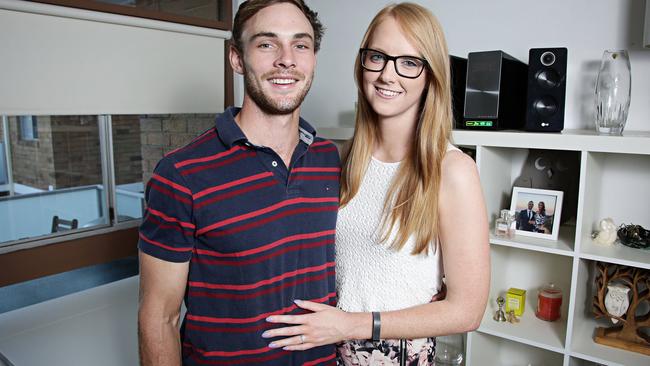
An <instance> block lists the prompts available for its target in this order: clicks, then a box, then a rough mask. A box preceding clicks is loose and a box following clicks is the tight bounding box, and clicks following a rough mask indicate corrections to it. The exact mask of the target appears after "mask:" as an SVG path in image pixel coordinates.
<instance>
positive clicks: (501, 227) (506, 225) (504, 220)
mask: <svg viewBox="0 0 650 366" xmlns="http://www.w3.org/2000/svg"><path fill="white" fill-rule="evenodd" d="M511 223H512V221H511V218H510V210H501V217H499V218H498V219H497V220H496V222H495V223H494V235H496V236H499V237H503V238H509V237H511V230H510V224H511Z"/></svg>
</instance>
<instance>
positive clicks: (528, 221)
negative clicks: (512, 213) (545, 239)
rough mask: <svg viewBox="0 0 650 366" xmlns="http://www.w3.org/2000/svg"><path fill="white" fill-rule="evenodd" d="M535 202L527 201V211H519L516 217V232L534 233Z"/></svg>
mask: <svg viewBox="0 0 650 366" xmlns="http://www.w3.org/2000/svg"><path fill="white" fill-rule="evenodd" d="M533 207H535V202H533V201H528V209H526V210H521V211H519V215H517V230H523V231H535V215H536V213H535V211H533Z"/></svg>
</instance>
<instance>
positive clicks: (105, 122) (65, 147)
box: [0, 114, 214, 247]
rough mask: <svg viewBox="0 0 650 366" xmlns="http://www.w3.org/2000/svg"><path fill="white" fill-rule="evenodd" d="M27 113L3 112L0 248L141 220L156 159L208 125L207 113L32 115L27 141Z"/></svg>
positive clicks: (210, 116)
mask: <svg viewBox="0 0 650 366" xmlns="http://www.w3.org/2000/svg"><path fill="white" fill-rule="evenodd" d="M28 117H29V118H24V116H9V117H7V118H6V120H7V122H8V123H7V126H8V131H7V136H6V138H5V140H6V141H8V142H9V146H10V148H9V149H8V150H9V151H10V154H9V156H8V159H7V161H8V162H9V161H10V164H5V165H4V166H3V165H2V158H3V154H0V191H3V189H2V188H3V187H4V192H5V193H4V194H0V247H2V246H3V245H14V244H20V243H21V242H23V241H34V240H40V239H43V238H47V237H50V236H53V235H54V236H60V235H65V234H69V233H72V232H78V231H80V230H86V231H90V230H93V229H98V228H106V227H109V226H111V225H117V224H119V223H123V222H127V221H133V220H139V219H141V218H142V216H143V211H144V206H145V202H144V187H145V186H146V183H147V181H148V180H149V178H150V177H151V174H152V172H153V169H154V168H155V166H156V164H157V163H158V161H159V160H160V159H161V158H162V157H163V155H164V154H165V153H167V152H169V151H171V150H174V149H176V148H178V147H181V146H183V145H185V144H187V143H188V142H189V141H191V140H192V139H193V138H195V137H197V136H199V135H200V134H201V133H202V132H204V131H205V130H207V129H208V128H210V127H212V126H214V114H173V115H169V114H165V115H115V116H38V123H39V129H40V132H41V136H40V137H41V138H40V139H39V143H38V144H33V143H30V142H29V141H25V140H24V139H23V138H22V133H23V131H24V129H23V123H26V122H24V121H36V118H35V117H31V116H28ZM108 131H110V133H111V134H110V139H109V138H108V134H107V133H106V132H108ZM2 132H3V131H2V130H0V137H1V136H3V133H2ZM3 151H4V150H3ZM108 167H110V168H111V169H108ZM3 168H4V172H5V173H8V174H5V176H10V177H11V181H8V180H5V181H6V183H4V184H3V183H2V181H3V180H2V178H3ZM9 170H10V171H9ZM111 171H112V172H113V174H112V175H111V174H110V173H109V172H111ZM136 222H137V221H136Z"/></svg>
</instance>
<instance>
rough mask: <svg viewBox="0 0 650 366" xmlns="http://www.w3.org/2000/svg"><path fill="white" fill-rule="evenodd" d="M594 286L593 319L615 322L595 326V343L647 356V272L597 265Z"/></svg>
mask: <svg viewBox="0 0 650 366" xmlns="http://www.w3.org/2000/svg"><path fill="white" fill-rule="evenodd" d="M595 285H596V290H597V293H596V296H594V298H593V302H592V309H593V313H594V316H595V317H596V319H599V318H606V319H607V318H608V319H612V321H613V322H614V320H617V322H614V323H616V325H615V326H612V327H609V328H605V327H597V328H596V332H595V335H594V341H595V342H596V343H599V344H603V345H606V346H610V347H617V348H621V349H624V350H626V351H633V352H639V353H642V354H644V355H648V356H650V336H649V335H648V334H650V333H649V332H648V331H649V330H650V310H649V309H650V270H647V269H643V268H635V267H628V266H622V265H618V264H611V263H604V262H596V284H595ZM626 286H627V289H624V288H622V287H626ZM608 290H609V291H608ZM628 293H629V295H630V296H628ZM610 294H611V295H610ZM607 297H609V298H610V299H609V300H608V299H607ZM628 299H629V300H628ZM625 300H627V301H628V302H627V303H625Z"/></svg>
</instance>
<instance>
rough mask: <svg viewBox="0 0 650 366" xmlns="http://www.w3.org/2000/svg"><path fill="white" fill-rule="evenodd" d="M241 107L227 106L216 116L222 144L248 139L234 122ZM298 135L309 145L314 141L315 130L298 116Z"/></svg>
mask: <svg viewBox="0 0 650 366" xmlns="http://www.w3.org/2000/svg"><path fill="white" fill-rule="evenodd" d="M240 110H241V108H238V107H228V108H227V109H226V110H225V111H223V113H221V114H219V115H218V116H217V120H216V122H215V123H216V127H217V134H218V136H219V138H220V139H221V142H223V144H224V145H226V146H228V147H229V148H230V147H233V146H234V145H237V144H238V143H240V142H246V141H248V138H246V135H244V132H243V131H242V130H241V128H239V125H237V122H235V116H236V115H237V114H238V113H239V111H240ZM298 137H299V138H300V141H302V142H304V143H305V144H306V145H307V146H309V145H311V144H312V142H314V138H315V137H316V130H315V129H314V127H312V125H310V124H309V122H307V121H305V120H304V119H302V117H300V120H299V122H298Z"/></svg>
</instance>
